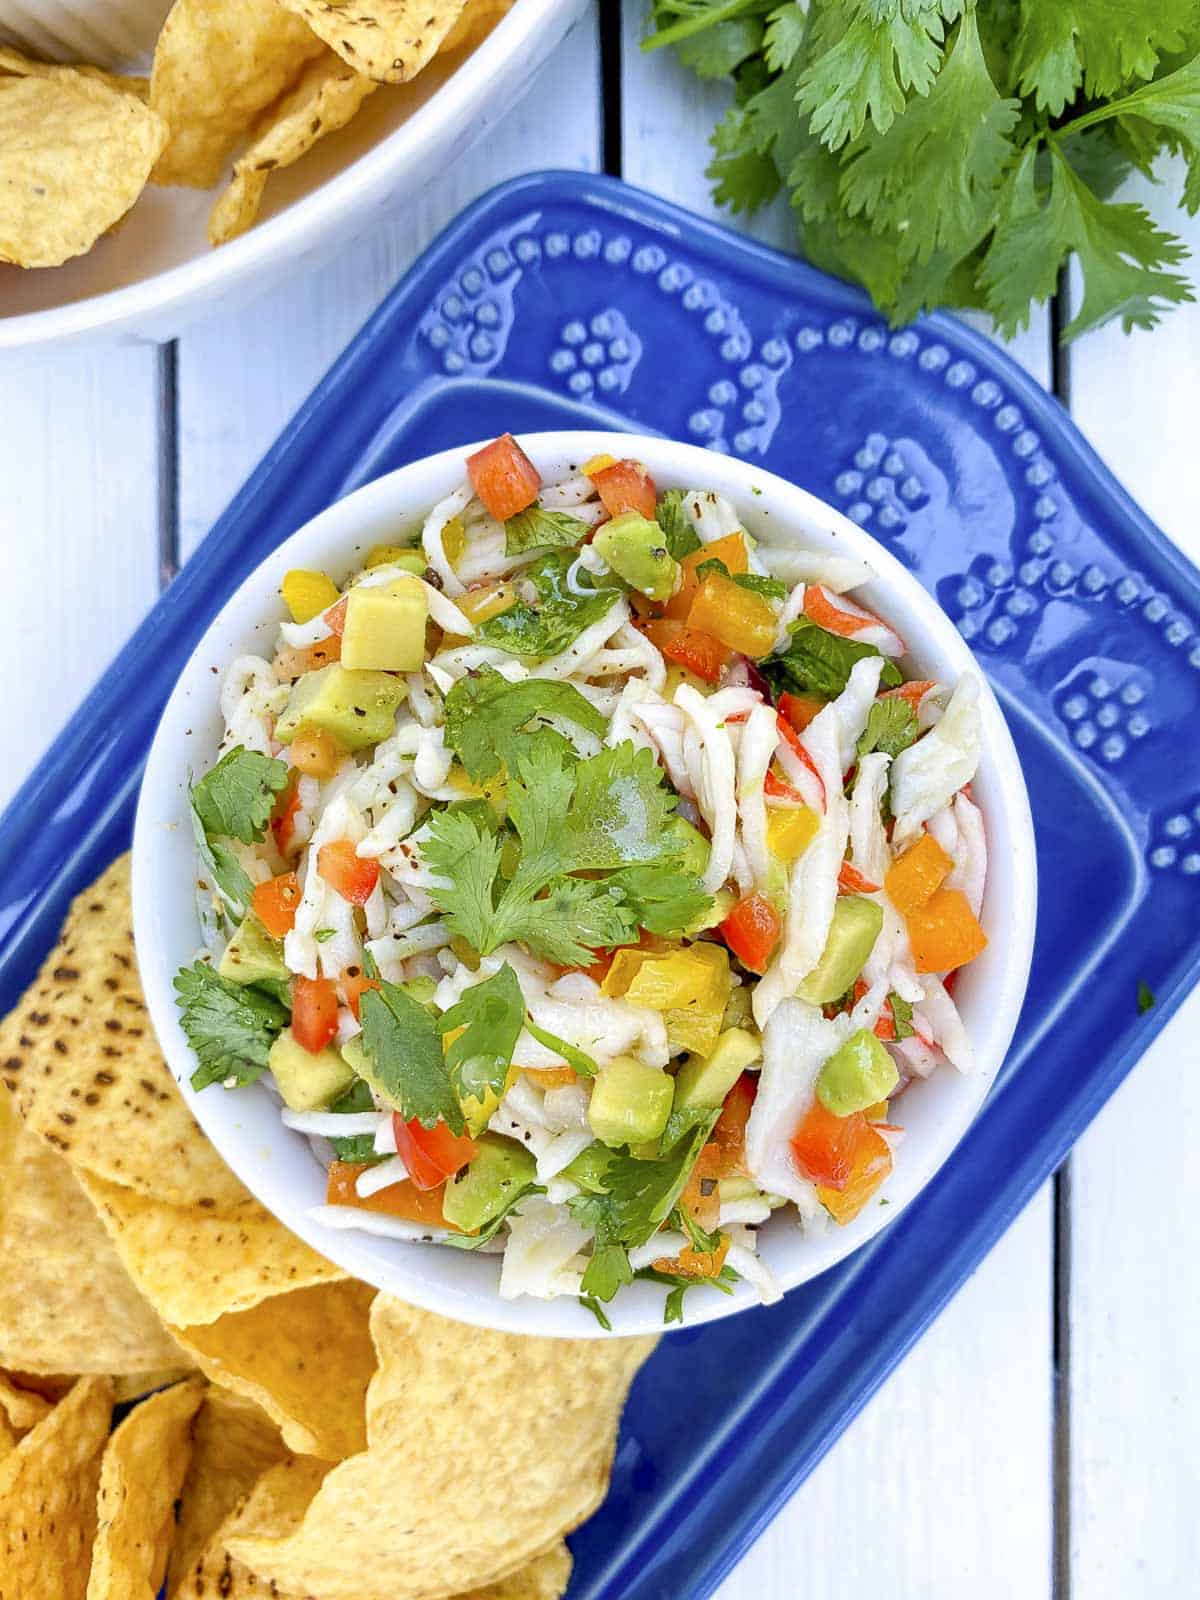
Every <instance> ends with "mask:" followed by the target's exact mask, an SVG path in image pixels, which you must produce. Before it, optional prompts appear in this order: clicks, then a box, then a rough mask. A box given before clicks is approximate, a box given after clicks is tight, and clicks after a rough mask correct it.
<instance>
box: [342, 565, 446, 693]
mask: <svg viewBox="0 0 1200 1600" xmlns="http://www.w3.org/2000/svg"><path fill="white" fill-rule="evenodd" d="M428 620H429V596H428V595H427V594H426V592H425V585H424V584H423V583H422V582H421V581H420V579H419V578H415V577H413V576H412V575H411V574H410V573H402V574H401V575H400V576H399V577H396V578H393V579H392V581H391V582H390V583H378V584H372V585H370V586H368V585H366V584H362V585H359V586H358V587H356V588H354V589H351V591H350V593H349V594H348V595H347V596H346V626H345V629H344V630H343V633H342V665H343V666H344V667H347V668H348V669H349V670H350V671H351V672H371V671H375V672H418V671H420V668H421V664H422V663H423V662H424V660H425V624H426V622H427V621H428Z"/></svg>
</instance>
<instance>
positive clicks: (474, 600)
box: [454, 583, 517, 624]
mask: <svg viewBox="0 0 1200 1600" xmlns="http://www.w3.org/2000/svg"><path fill="white" fill-rule="evenodd" d="M454 603H455V605H456V606H457V607H458V609H459V610H460V611H461V612H462V614H463V616H464V617H466V619H467V621H468V622H474V623H476V624H478V623H480V622H487V621H488V620H489V619H490V618H491V617H498V616H499V615H500V613H501V612H502V611H507V610H509V608H510V607H511V606H515V605H516V603H517V591H516V590H515V589H514V588H513V586H512V584H511V583H495V584H488V585H487V586H486V587H484V588H480V589H468V590H467V592H466V594H462V595H459V597H458V599H457V600H456V601H455V602H454Z"/></svg>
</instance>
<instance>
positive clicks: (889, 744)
mask: <svg viewBox="0 0 1200 1600" xmlns="http://www.w3.org/2000/svg"><path fill="white" fill-rule="evenodd" d="M919 732H920V729H919V728H918V726H917V717H916V713H915V712H914V710H913V708H912V707H911V706H910V705H909V703H908V701H907V700H904V699H901V697H900V696H899V695H895V696H893V697H892V698H890V699H887V700H876V702H875V704H874V705H873V706H872V707H871V709H870V711H869V712H868V713H867V725H866V727H865V728H864V729H863V731H862V734H861V736H860V738H859V741H858V744H857V746H856V747H855V748H856V750H857V753H858V757H859V760H861V759H862V757H863V756H869V755H870V754H871V752H872V751H873V750H882V751H883V753H884V755H888V756H898V755H899V754H900V752H901V750H907V749H908V747H909V745H910V744H914V743H915V742H916V738H917V734H918V733H919Z"/></svg>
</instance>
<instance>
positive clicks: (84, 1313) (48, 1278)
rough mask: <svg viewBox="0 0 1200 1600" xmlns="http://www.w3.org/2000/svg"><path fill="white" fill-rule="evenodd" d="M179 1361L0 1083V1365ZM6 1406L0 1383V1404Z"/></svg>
mask: <svg viewBox="0 0 1200 1600" xmlns="http://www.w3.org/2000/svg"><path fill="white" fill-rule="evenodd" d="M182 1359H183V1358H182V1355H181V1352H180V1350H179V1346H178V1345H177V1344H176V1343H175V1341H174V1340H173V1339H172V1338H171V1336H170V1334H169V1333H168V1332H167V1331H166V1329H165V1328H164V1327H163V1325H162V1323H161V1322H160V1320H159V1318H158V1317H157V1316H156V1315H155V1313H154V1311H153V1310H152V1309H151V1307H150V1306H149V1305H147V1303H146V1301H145V1300H144V1299H143V1298H142V1296H141V1295H140V1294H139V1293H138V1292H137V1290H136V1288H135V1287H134V1285H133V1283H132V1282H131V1281H130V1279H129V1275H128V1273H127V1272H126V1271H125V1269H124V1268H123V1267H122V1265H121V1263H120V1261H119V1259H118V1257H117V1255H116V1252H115V1251H114V1250H113V1247H112V1245H111V1244H110V1243H109V1241H108V1238H107V1237H106V1235H105V1232H104V1229H103V1228H102V1227H101V1226H100V1224H99V1222H98V1221H97V1219H96V1215H95V1212H94V1211H93V1210H92V1208H91V1206H90V1205H89V1204H88V1201H87V1197H86V1196H85V1195H84V1194H83V1192H82V1191H81V1189H80V1187H79V1185H78V1183H77V1182H76V1181H75V1178H74V1177H73V1176H72V1173H71V1169H70V1167H68V1166H67V1165H66V1163H65V1162H64V1161H63V1160H62V1158H61V1157H60V1156H56V1155H55V1154H54V1152H53V1150H49V1149H47V1148H46V1146H45V1145H44V1144H43V1143H42V1141H41V1140H40V1139H35V1138H34V1137H33V1135H32V1134H29V1133H27V1132H26V1131H25V1129H24V1128H23V1127H22V1125H21V1119H20V1117H19V1116H18V1114H17V1111H16V1107H15V1106H14V1104H13V1100H12V1096H11V1095H10V1094H9V1093H8V1091H7V1090H5V1089H0V1364H3V1365H4V1366H5V1367H7V1368H9V1369H10V1370H12V1371H14V1372H21V1373H35V1372H42V1373H77V1372H92V1373H110V1372H136V1371H147V1372H150V1371H154V1370H156V1369H160V1368H163V1367H166V1366H169V1365H171V1364H175V1365H178V1364H179V1362H180V1361H181V1360H182ZM9 1404H10V1395H9V1393H8V1391H7V1389H4V1390H0V1405H3V1406H4V1408H5V1409H6V1410H7V1409H8V1408H9Z"/></svg>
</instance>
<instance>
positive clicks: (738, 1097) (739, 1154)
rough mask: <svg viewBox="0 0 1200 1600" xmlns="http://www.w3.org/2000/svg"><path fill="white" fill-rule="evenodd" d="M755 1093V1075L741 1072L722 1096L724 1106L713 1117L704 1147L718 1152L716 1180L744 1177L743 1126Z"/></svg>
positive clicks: (744, 1149) (756, 1085) (744, 1135)
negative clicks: (713, 1125) (710, 1136)
mask: <svg viewBox="0 0 1200 1600" xmlns="http://www.w3.org/2000/svg"><path fill="white" fill-rule="evenodd" d="M757 1094H758V1074H757V1073H756V1072H743V1073H742V1075H741V1077H740V1078H739V1079H738V1081H737V1082H736V1083H735V1084H734V1086H733V1088H732V1089H730V1091H729V1093H728V1094H727V1095H726V1096H725V1104H724V1105H723V1106H722V1107H721V1115H720V1116H719V1117H718V1118H717V1123H716V1127H714V1129H713V1131H712V1138H711V1139H710V1140H709V1142H708V1145H706V1146H705V1148H706V1149H711V1148H712V1147H713V1146H714V1145H715V1146H716V1148H717V1149H718V1150H719V1151H720V1152H721V1164H720V1167H719V1168H718V1170H717V1176H718V1177H720V1178H744V1177H746V1176H747V1172H748V1169H747V1166H746V1124H747V1123H748V1122H749V1120H750V1113H751V1112H752V1111H753V1110H754V1099H755V1096H756V1095H757Z"/></svg>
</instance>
